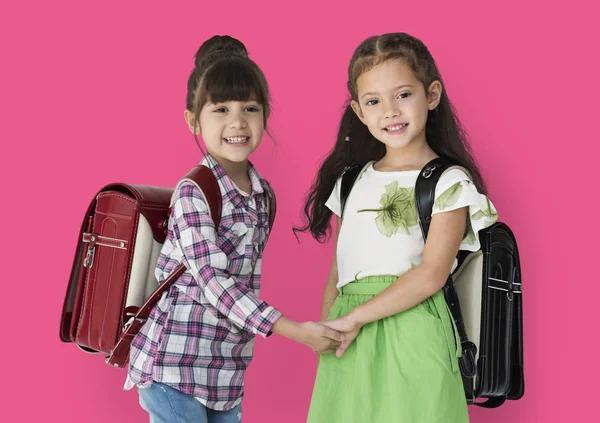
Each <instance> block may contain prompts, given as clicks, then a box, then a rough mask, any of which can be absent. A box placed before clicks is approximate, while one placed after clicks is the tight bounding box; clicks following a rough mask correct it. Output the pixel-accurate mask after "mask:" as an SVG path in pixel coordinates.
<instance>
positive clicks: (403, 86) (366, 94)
mask: <svg viewBox="0 0 600 423" xmlns="http://www.w3.org/2000/svg"><path fill="white" fill-rule="evenodd" d="M406 87H410V88H413V86H412V85H410V84H403V85H398V86H397V87H394V88H393V91H397V90H399V89H400V88H406ZM375 94H377V93H371V92H368V93H364V94H363V95H361V96H360V98H364V97H366V96H368V95H375Z"/></svg>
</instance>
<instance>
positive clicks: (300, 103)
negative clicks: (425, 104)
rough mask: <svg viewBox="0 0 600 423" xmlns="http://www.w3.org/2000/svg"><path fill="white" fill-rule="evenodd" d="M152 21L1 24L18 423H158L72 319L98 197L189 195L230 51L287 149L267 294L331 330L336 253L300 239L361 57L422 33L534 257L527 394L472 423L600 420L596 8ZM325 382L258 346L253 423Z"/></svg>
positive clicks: (298, 362) (3, 19) (494, 190)
mask: <svg viewBox="0 0 600 423" xmlns="http://www.w3.org/2000/svg"><path fill="white" fill-rule="evenodd" d="M149 3H150V2H141V1H136V2H134V1H114V0H109V1H103V2H95V3H93V4H91V3H88V2H81V1H53V2H42V1H36V2H33V1H6V0H3V1H2V3H1V5H0V49H1V50H0V60H1V63H2V64H1V68H0V69H1V70H0V72H1V78H0V102H1V103H0V104H1V110H0V112H1V114H0V122H1V123H0V138H1V139H2V154H1V160H2V165H1V166H0V172H1V175H0V176H1V180H2V193H3V199H2V207H1V208H0V213H1V214H2V215H1V219H0V222H2V235H3V239H4V242H3V243H2V247H1V248H2V255H1V257H2V276H3V277H2V279H3V281H4V288H3V290H2V300H1V304H2V306H1V307H0V312H1V313H2V317H1V322H2V335H3V341H2V345H3V346H2V348H1V349H0V354H1V356H2V358H1V362H2V376H3V377H2V379H3V382H2V385H1V386H2V388H1V389H2V396H1V398H2V404H3V406H2V407H1V408H0V416H1V417H0V419H1V420H3V421H7V422H8V421H10V422H37V421H61V422H77V423H80V422H91V423H95V422H106V421H110V422H132V421H147V417H146V415H145V413H144V412H143V411H142V410H141V408H140V407H139V406H138V403H137V402H138V398H137V394H136V393H135V391H130V392H124V391H122V390H121V386H122V384H123V381H124V378H125V372H124V371H123V370H116V369H113V368H110V367H108V366H107V365H105V364H104V362H103V359H102V357H100V356H90V355H86V354H83V353H82V352H80V351H79V350H78V349H77V348H76V347H75V346H74V345H71V344H63V343H61V342H60V341H59V339H58V325H59V315H60V311H61V307H62V301H63V297H64V292H65V288H66V284H67V279H68V275H69V271H70V266H71V261H72V256H73V251H74V248H75V243H76V238H77V231H78V229H79V225H80V219H81V217H82V215H83V212H84V210H85V208H86V207H87V205H88V202H89V201H90V199H91V198H92V196H93V195H94V193H95V192H96V190H97V189H98V188H100V187H101V186H102V185H104V184H106V183H108V182H112V181H121V180H122V181H128V182H137V183H145V184H155V185H166V186H173V185H174V184H175V182H176V180H177V178H178V177H180V176H181V175H182V174H184V173H185V172H186V171H187V170H188V168H189V167H190V166H192V165H194V164H195V163H196V162H197V161H198V160H199V154H198V151H197V148H196V146H195V144H194V142H193V139H192V138H191V136H190V134H189V132H188V131H187V129H186V127H185V125H184V121H183V110H184V104H185V94H186V91H185V87H186V79H187V77H188V75H189V72H190V71H191V69H192V66H193V55H194V53H195V52H196V49H197V48H198V46H199V45H200V44H201V42H202V41H204V40H205V39H206V38H208V37H210V36H212V35H214V34H225V33H228V34H231V35H233V36H236V37H239V38H240V39H241V40H242V41H243V42H244V43H245V44H246V46H247V47H248V49H249V51H250V53H251V57H252V58H253V59H255V60H256V61H257V62H258V64H259V65H260V66H261V67H262V68H263V69H264V72H265V74H266V76H267V78H268V81H269V83H270V85H271V89H272V93H273V98H274V101H275V102H274V106H275V111H274V115H273V119H272V120H271V127H272V129H273V132H274V134H275V137H276V138H277V141H278V147H277V148H273V147H272V144H271V142H269V140H268V139H267V140H266V141H265V142H264V143H263V145H262V146H261V148H260V149H259V150H258V151H257V152H256V153H255V155H254V156H253V161H254V162H255V164H256V165H257V166H258V167H259V168H260V169H261V170H262V172H263V173H264V174H265V175H266V176H267V177H268V178H269V179H270V180H271V181H272V182H273V185H274V187H275V189H276V191H277V193H278V198H279V214H278V220H277V224H276V227H275V230H274V235H273V237H272V240H271V242H270V244H269V245H268V247H267V251H266V255H265V265H264V275H265V276H264V294H263V296H264V298H265V299H267V300H268V301H270V302H271V303H273V304H274V305H276V306H277V307H278V308H280V309H281V310H282V311H283V312H284V313H285V314H287V315H288V316H289V317H291V318H295V319H299V320H303V319H304V320H308V319H317V318H318V314H319V305H320V298H321V292H322V286H323V283H324V281H325V278H326V275H327V270H328V267H329V263H330V260H331V254H332V245H331V244H328V245H325V246H321V245H318V244H317V243H316V242H314V241H312V240H311V239H309V238H308V237H306V238H303V242H302V243H301V244H300V245H298V244H297V243H296V241H295V239H294V237H293V235H292V232H291V226H292V225H293V224H296V223H297V222H298V218H299V212H300V207H301V202H302V198H303V195H304V193H305V191H306V190H307V188H308V186H309V184H310V183H311V181H312V178H313V175H314V174H315V172H316V169H317V167H318V164H319V161H320V159H321V158H322V157H323V156H324V155H325V154H326V152H327V151H328V149H329V148H330V147H331V146H332V143H333V138H334V135H335V131H336V127H337V124H338V121H339V117H340V111H341V105H342V102H343V100H344V99H345V95H346V93H345V82H346V74H345V72H346V67H347V65H348V61H349V59H350V56H351V54H352V51H353V49H354V48H355V47H356V46H357V45H358V44H359V43H360V41H362V40H363V39H364V38H366V37H367V36H369V35H373V34H380V33H384V32H393V31H406V32H409V33H412V34H414V35H416V36H418V37H420V38H421V39H423V40H424V41H425V43H426V44H427V45H428V46H429V48H430V50H431V51H432V53H433V55H434V57H435V58H436V60H437V62H438V64H439V66H440V68H441V71H442V74H443V76H444V78H445V82H446V88H447V90H448V92H449V94H450V98H451V99H452V100H453V102H454V104H455V105H456V107H457V109H458V111H459V112H460V117H461V118H462V120H463V122H464V124H465V126H466V127H467V129H468V130H469V132H470V135H471V139H472V143H473V146H474V149H475V152H476V154H477V157H478V158H479V160H480V162H481V164H482V167H483V168H484V171H485V173H484V175H485V176H486V178H487V181H488V183H489V187H490V195H491V197H492V199H493V201H494V202H495V204H496V206H497V207H498V209H499V211H500V215H501V219H502V220H503V221H505V222H507V223H508V224H509V225H510V226H511V227H512V228H513V229H514V231H515V233H516V235H517V238H518V241H519V247H520V250H521V256H522V263H523V280H524V285H525V286H524V291H525V294H524V298H525V362H526V395H525V397H524V398H523V399H522V400H521V401H518V402H515V403H509V404H507V405H505V406H503V407H502V408H500V409H497V410H482V409H476V408H472V409H471V416H472V421H473V422H487V423H500V422H507V421H512V422H566V421H569V422H571V421H573V422H590V421H598V420H596V419H597V418H598V417H593V416H594V415H597V414H598V413H597V412H596V410H595V405H596V404H595V402H594V401H597V395H594V394H595V393H596V386H597V383H596V381H597V380H598V377H599V376H600V375H599V374H598V360H597V358H598V354H597V351H598V350H597V348H595V347H596V346H597V336H598V330H597V327H596V326H597V322H598V319H597V295H598V293H599V290H598V272H597V257H596V256H597V254H594V251H593V250H595V252H597V251H598V247H597V245H596V242H595V241H596V240H597V238H598V229H597V217H596V214H597V213H596V210H597V208H595V207H593V205H594V204H597V201H598V200H597V194H594V193H597V192H598V188H597V181H598V176H597V171H598V164H597V163H598V160H597V154H598V145H597V142H598V132H597V130H592V125H593V124H595V123H596V122H597V110H598V107H597V99H598V94H599V93H598V83H597V76H598V74H599V73H600V68H599V66H598V61H597V59H596V58H591V57H590V56H593V55H596V54H595V53H593V51H596V49H597V46H596V42H594V40H596V41H597V40H598V39H599V32H598V24H597V22H596V21H595V18H594V16H598V14H597V10H596V11H593V10H592V7H591V6H586V5H584V4H583V2H581V1H571V2H569V3H568V4H567V5H566V7H565V6H563V5H560V6H559V5H558V3H557V5H556V6H549V5H548V2H541V1H540V2H524V1H513V0H510V1H504V2H501V3H493V4H492V3H489V5H488V3H487V2H481V1H472V2H458V1H454V2H450V1H431V0H430V1H427V2H413V3H411V2H399V1H394V2H392V1H383V0H381V1H378V2H368V1H363V2H356V3H357V4H356V5H351V4H350V3H351V2H347V3H341V2H340V3H339V4H336V5H333V4H332V2H326V1H304V2H297V3H295V2H283V1H282V2H272V3H271V4H260V3H259V2H239V3H235V2H218V1H215V2H208V1H206V2H198V1H196V2H173V4H172V5H167V4H168V3H167V2H160V6H159V5H156V6H155V5H149ZM157 3H158V2H157ZM533 3H537V4H533ZM589 3H590V4H591V3H592V2H589ZM202 4H204V5H205V6H203V7H202V6H201V5H202ZM594 129H595V127H594ZM594 181H595V182H594ZM593 260H596V262H594V261H593ZM315 367H316V361H315V357H314V354H313V353H312V352H311V351H310V350H309V349H307V348H305V347H303V346H300V345H296V344H293V343H292V342H291V341H288V340H285V339H283V338H279V337H273V338H271V339H269V340H268V341H264V340H259V341H258V342H257V348H256V356H255V360H254V362H253V364H252V366H251V367H250V370H249V372H248V375H247V395H246V398H245V400H244V403H243V407H244V415H245V419H244V421H245V422H249V423H254V422H303V421H304V420H305V415H306V412H307V409H308V405H309V400H310V395H311V387H312V383H313V378H314V373H315Z"/></svg>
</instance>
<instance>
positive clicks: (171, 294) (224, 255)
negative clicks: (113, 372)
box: [125, 155, 281, 410]
mask: <svg viewBox="0 0 600 423" xmlns="http://www.w3.org/2000/svg"><path fill="white" fill-rule="evenodd" d="M203 164H205V165H206V166H208V167H209V168H210V169H211V170H212V171H213V173H214V174H215V176H216V177H217V180H218V182H219V186H220V188H221V193H222V196H223V210H222V215H221V224H220V225H219V228H218V233H217V231H216V230H215V225H214V223H213V221H212V219H211V217H210V215H209V213H208V210H209V208H208V204H207V203H206V201H205V199H204V197H203V195H202V194H201V192H200V191H198V189H197V188H196V186H195V185H194V184H192V183H189V182H185V183H183V184H181V186H180V188H179V189H178V190H177V191H176V192H175V202H174V204H173V214H172V216H171V219H169V228H168V235H167V239H166V240H165V243H164V245H163V248H162V250H161V253H160V256H159V259H158V263H157V266H156V271H155V274H156V278H157V279H158V280H159V281H160V282H162V281H164V280H165V279H166V278H167V276H168V275H169V273H171V272H172V271H173V270H174V269H175V268H176V267H177V266H178V265H179V263H181V262H183V263H185V265H186V267H187V268H188V270H187V271H186V272H185V273H184V274H183V275H182V276H181V277H180V278H179V280H177V281H176V282H175V284H174V285H173V286H172V287H171V288H170V289H169V291H168V292H167V293H165V294H164V295H163V297H162V299H161V300H160V301H159V302H158V303H157V305H156V306H155V307H154V309H153V310H152V312H151V313H150V317H149V319H148V321H147V322H146V324H145V325H144V327H143V328H142V330H141V331H140V332H139V334H138V335H137V336H136V338H135V339H134V340H133V342H132V344H131V351H130V357H129V358H130V359H129V372H128V378H127V381H126V383H125V389H131V388H132V387H133V386H135V385H138V386H139V387H141V388H144V387H148V386H150V385H151V384H152V382H153V381H156V382H161V383H164V384H166V385H169V386H172V387H173V388H175V389H178V390H179V391H181V392H183V393H185V394H188V395H191V396H194V397H196V399H198V400H199V401H200V402H201V403H202V404H204V405H205V406H206V407H208V408H210V409H214V410H229V409H231V408H233V407H235V406H237V405H238V404H240V403H241V401H242V397H243V394H244V372H245V370H246V368H247V367H248V365H249V364H250V362H251V360H252V353H253V349H254V336H255V334H259V335H262V336H263V337H266V336H267V335H268V334H269V331H270V330H271V328H272V326H273V325H274V324H275V322H276V321H277V319H279V317H281V313H280V312H279V311H277V310H276V309H274V308H273V307H271V306H269V305H268V304H267V303H265V302H264V301H261V300H260V299H259V298H258V295H259V291H260V278H261V263H262V253H263V249H264V247H265V244H266V241H267V237H268V235H269V231H270V228H269V219H268V206H267V201H266V198H267V196H266V193H265V192H264V189H265V187H266V186H267V184H268V183H267V182H266V181H265V180H264V179H263V178H262V177H261V176H260V174H259V173H258V172H257V171H256V169H255V168H254V166H253V165H252V164H249V174H250V179H251V182H252V193H251V195H250V196H244V195H242V194H241V193H240V192H239V190H238V189H237V188H236V187H235V185H234V184H233V182H232V181H231V180H230V179H229V178H228V177H227V176H226V175H225V172H224V171H223V168H222V167H221V166H219V164H218V163H217V162H216V161H215V160H214V158H212V157H211V156H209V155H207V156H206V157H205V158H204V160H203Z"/></svg>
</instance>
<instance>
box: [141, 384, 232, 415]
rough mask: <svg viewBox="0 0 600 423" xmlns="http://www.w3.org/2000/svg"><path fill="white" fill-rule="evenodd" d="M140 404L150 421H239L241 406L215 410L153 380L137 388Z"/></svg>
mask: <svg viewBox="0 0 600 423" xmlns="http://www.w3.org/2000/svg"><path fill="white" fill-rule="evenodd" d="M138 393H139V394H140V405H141V406H142V408H143V409H144V410H146V411H147V412H148V414H150V423H240V422H241V421H242V407H241V405H238V406H237V407H234V408H233V409H231V410H227V411H216V410H211V409H210V408H206V407H205V406H204V405H203V404H202V403H201V402H200V401H198V400H197V399H195V398H194V397H191V396H189V395H186V394H184V393H183V392H181V391H178V390H177V389H173V388H171V387H170V386H167V385H163V384H162V383H157V382H154V383H153V384H152V385H151V386H150V387H149V388H138Z"/></svg>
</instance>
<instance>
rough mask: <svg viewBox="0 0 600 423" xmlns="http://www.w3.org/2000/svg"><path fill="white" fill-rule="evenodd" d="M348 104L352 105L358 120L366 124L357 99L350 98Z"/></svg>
mask: <svg viewBox="0 0 600 423" xmlns="http://www.w3.org/2000/svg"><path fill="white" fill-rule="evenodd" d="M350 106H351V107H352V110H354V113H356V116H358V118H359V119H360V121H361V122H362V123H364V124H365V125H366V124H367V123H366V122H365V115H363V112H362V110H361V109H360V104H358V101H354V100H352V102H351V103H350Z"/></svg>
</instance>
